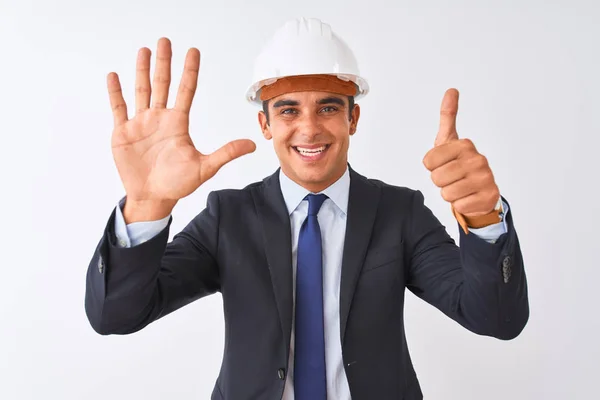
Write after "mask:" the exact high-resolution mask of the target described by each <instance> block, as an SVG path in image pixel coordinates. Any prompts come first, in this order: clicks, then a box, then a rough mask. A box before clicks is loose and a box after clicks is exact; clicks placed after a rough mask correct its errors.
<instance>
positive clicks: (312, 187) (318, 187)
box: [281, 163, 348, 193]
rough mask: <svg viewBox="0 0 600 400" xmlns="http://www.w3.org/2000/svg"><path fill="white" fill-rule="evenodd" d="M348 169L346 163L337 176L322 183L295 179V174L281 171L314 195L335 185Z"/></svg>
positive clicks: (334, 175)
mask: <svg viewBox="0 0 600 400" xmlns="http://www.w3.org/2000/svg"><path fill="white" fill-rule="evenodd" d="M347 168H348V164H347V163H344V164H342V165H341V166H340V168H338V169H336V172H335V174H333V175H332V176H331V177H330V178H329V179H327V180H325V181H320V182H304V181H300V180H298V179H297V178H295V174H289V173H287V172H286V170H285V168H283V167H281V171H282V172H283V173H284V174H285V176H287V177H288V178H289V179H290V180H292V181H293V182H295V183H296V184H298V185H300V186H302V187H303V188H304V189H306V190H308V191H309V192H312V193H319V192H322V191H323V190H325V189H327V188H328V187H329V186H331V185H333V184H334V183H335V182H337V181H338V180H339V179H340V178H341V177H342V176H343V175H344V173H345V172H346V169H347Z"/></svg>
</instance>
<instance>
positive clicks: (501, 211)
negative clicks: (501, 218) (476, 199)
mask: <svg viewBox="0 0 600 400" xmlns="http://www.w3.org/2000/svg"><path fill="white" fill-rule="evenodd" d="M494 210H497V211H500V213H501V214H502V213H503V212H504V207H502V198H499V199H498V202H497V203H496V207H495V208H494Z"/></svg>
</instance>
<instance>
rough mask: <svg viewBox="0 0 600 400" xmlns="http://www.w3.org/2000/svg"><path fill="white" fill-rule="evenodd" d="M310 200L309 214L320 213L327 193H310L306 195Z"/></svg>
mask: <svg viewBox="0 0 600 400" xmlns="http://www.w3.org/2000/svg"><path fill="white" fill-rule="evenodd" d="M306 199H307V200H308V215H311V216H314V215H317V214H318V213H319V210H320V209H321V206H322V205H323V202H325V200H327V195H324V194H309V195H307V196H306Z"/></svg>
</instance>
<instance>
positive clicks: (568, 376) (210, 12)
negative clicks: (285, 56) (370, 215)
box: [0, 0, 600, 400]
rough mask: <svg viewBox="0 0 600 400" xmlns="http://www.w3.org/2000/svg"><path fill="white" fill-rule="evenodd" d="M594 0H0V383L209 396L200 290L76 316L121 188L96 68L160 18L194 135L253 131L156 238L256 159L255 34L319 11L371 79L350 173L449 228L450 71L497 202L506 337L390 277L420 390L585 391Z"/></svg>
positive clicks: (126, 55)
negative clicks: (514, 302)
mask: <svg viewBox="0 0 600 400" xmlns="http://www.w3.org/2000/svg"><path fill="white" fill-rule="evenodd" d="M499 3H502V4H499ZM392 4H393V5H392ZM599 8H600V6H599V5H598V3H597V1H592V0H590V1H573V0H569V1H567V0H564V1H541V0H540V1H511V2H499V1H477V2H475V1H473V2H467V1H464V0H455V1H452V2H443V1H436V2H423V1H412V2H409V1H395V2H393V3H392V2H390V4H389V5H385V3H384V2H382V1H375V0H370V1H357V0H342V1H298V2H287V1H282V0H279V1H267V0H257V1H254V2H242V1H229V2H214V3H212V4H211V3H209V2H205V1H200V0H196V1H151V0H146V1H143V2H142V1H139V2H134V1H128V2H126V1H116V0H106V1H99V2H91V1H88V2H83V1H74V0H73V1H66V0H57V2H55V3H54V2H50V1H41V0H38V1H23V0H21V1H7V0H2V1H0V83H1V84H0V134H1V138H2V141H1V145H0V151H1V157H0V162H1V169H0V170H1V171H2V177H1V181H2V186H1V187H2V196H1V199H2V218H1V220H0V221H1V222H2V230H1V235H2V238H1V241H0V243H1V246H2V249H1V261H0V268H1V270H0V271H1V275H0V307H1V308H0V324H1V325H0V398H2V399H7V400H10V399H76V400H79V399H87V400H92V399H113V400H120V399H127V400H129V399H167V398H168V399H207V398H209V395H210V392H211V391H212V387H213V384H214V381H215V379H216V376H217V373H218V370H219V366H220V362H221V356H222V351H223V313H222V304H221V298H220V297H219V296H218V295H215V296H211V297H209V298H205V299H203V300H201V301H198V302H195V303H193V304H191V305H189V306H187V307H185V308H183V309H180V310H179V311H177V312H175V313H173V314H171V315H169V316H168V317H166V318H164V319H162V320H160V321H159V322H157V323H155V324H152V325H150V326H148V327H147V328H146V329H144V330H143V331H141V332H139V333H136V334H133V335H128V336H108V337H103V336H100V335H98V334H96V333H95V332H94V331H93V330H92V328H91V327H90V326H89V324H88V322H87V319H86V316H85V312H84V306H83V302H84V292H85V273H86V268H87V266H88V262H89V261H90V258H91V256H92V254H93V251H94V249H95V246H96V244H97V242H98V240H99V239H100V236H101V235H102V232H103V229H104V226H105V224H106V221H107V218H108V217H109V215H110V213H111V211H112V209H113V207H114V206H115V205H116V203H117V201H118V200H119V199H120V198H121V197H122V196H123V194H124V192H123V187H122V184H121V181H120V179H119V176H118V174H117V172H116V169H115V166H114V162H113V159H112V154H111V150H110V135H111V131H112V116H111V113H110V107H109V103H108V97H107V91H106V86H105V79H106V74H107V73H108V72H110V71H116V72H117V73H119V75H120V77H121V81H122V84H123V87H124V91H125V95H126V100H128V101H129V102H130V104H132V103H131V102H132V101H133V95H134V70H135V58H136V52H137V50H138V49H139V48H140V47H142V46H148V47H150V48H151V49H152V51H153V54H154V52H155V49H156V41H157V40H158V38H159V37H161V36H167V37H169V38H170V39H171V40H172V42H173V52H174V54H173V79H174V84H173V85H172V89H173V91H175V90H176V88H177V85H178V84H179V77H180V72H181V69H182V66H183V60H184V56H185V52H186V50H187V49H188V48H189V47H191V46H194V47H197V48H199V49H200V51H201V53H202V64H201V72H200V78H199V85H198V93H197V95H196V97H195V101H194V106H193V109H192V122H191V132H192V138H193V140H194V142H195V143H196V145H197V147H198V148H199V150H201V151H205V152H211V151H213V150H215V149H216V148H218V147H220V146H221V145H222V144H224V143H226V142H227V141H229V140H232V139H236V138H251V139H253V140H255V142H256V143H257V145H258V149H257V151H256V152H255V153H254V154H252V155H249V156H246V157H244V158H242V159H239V160H236V161H234V162H233V163H231V164H229V165H227V166H226V167H225V168H223V169H222V170H221V171H220V172H219V174H218V175H217V176H216V177H215V178H214V179H212V180H211V181H209V182H208V183H206V184H205V185H204V186H202V187H200V188H199V189H198V190H197V191H196V192H194V193H193V194H192V195H191V196H189V197H187V198H185V199H183V200H182V201H181V202H180V203H179V205H178V206H177V208H176V209H175V211H174V221H173V224H172V228H171V237H172V235H173V234H174V233H175V232H177V231H179V230H180V229H182V228H183V226H184V225H185V224H187V222H188V221H189V220H190V219H191V218H193V217H194V216H195V215H196V214H197V213H198V212H200V211H201V210H202V208H203V207H204V205H205V200H206V196H207V194H208V193H209V191H211V190H214V189H221V188H230V187H233V188H239V187H243V186H245V185H246V184H248V183H250V182H254V181H257V180H260V179H262V178H263V177H264V176H266V175H268V174H271V173H272V172H273V171H275V169H276V168H277V166H278V164H277V159H276V157H275V153H274V151H273V149H272V145H271V143H270V142H267V141H265V140H264V139H263V137H262V135H261V133H260V130H259V127H258V123H257V118H256V112H257V109H256V108H254V107H252V106H251V105H248V104H247V103H245V100H244V98H243V95H244V92H245V89H246V87H247V85H248V84H249V83H250V80H251V68H252V61H253V58H254V56H255V55H256V54H257V53H258V51H259V49H260V47H261V46H262V44H263V43H264V41H265V40H266V39H267V38H268V37H269V36H270V35H271V33H272V32H273V31H274V30H275V29H276V28H277V27H279V26H280V25H281V24H282V23H283V22H284V21H285V20H287V19H288V18H294V17H297V16H308V17H319V18H322V19H323V20H325V21H327V22H329V23H330V24H331V25H332V26H333V29H334V30H335V31H336V32H338V33H339V34H340V35H341V36H342V37H343V38H344V39H345V40H346V41H347V42H348V43H349V44H350V45H351V47H352V48H353V49H354V51H355V53H356V56H357V58H358V59H359V62H360V66H361V69H362V72H363V73H364V75H365V76H366V77H367V78H368V79H369V82H370V84H371V87H372V92H371V94H370V95H369V96H368V97H367V98H365V99H364V100H363V101H362V102H361V103H360V104H361V106H362V117H361V120H360V123H359V129H358V133H357V134H356V135H355V136H354V137H353V139H352V142H351V150H350V162H351V164H352V166H353V167H354V168H355V169H356V170H357V171H358V172H360V173H362V174H364V175H367V176H368V177H374V178H379V179H382V180H384V181H386V182H388V183H392V184H396V185H402V186H408V187H411V188H413V189H420V190H422V191H423V192H424V194H425V198H426V203H427V205H428V206H430V207H431V208H432V210H433V211H434V213H435V214H436V215H437V216H438V217H439V218H440V220H441V221H442V223H444V225H446V226H447V227H448V231H449V232H450V234H451V235H452V236H453V237H455V238H457V237H458V230H457V224H456V221H455V220H454V219H453V216H452V215H451V213H450V207H449V204H448V203H446V202H445V201H444V200H443V199H442V198H441V196H440V194H439V190H438V189H437V188H436V187H435V186H434V185H433V183H432V182H431V180H430V176H429V173H428V171H427V170H426V169H425V168H424V166H423V164H422V158H423V156H424V155H425V153H426V152H427V151H428V150H429V149H430V148H431V147H432V145H433V141H434V138H435V135H436V132H437V127H438V121H439V119H438V115H439V106H440V102H441V99H442V96H443V94H444V91H445V90H446V89H447V88H450V87H456V88H457V89H459V91H460V94H461V97H460V111H459V119H458V132H459V135H461V137H469V138H471V139H472V140H473V141H474V143H475V145H476V146H477V148H478V149H479V151H480V152H481V153H483V154H484V155H486V156H487V157H488V159H489V161H490V165H491V167H492V170H493V171H494V174H495V177H496V180H497V183H498V185H499V187H500V189H501V192H502V194H503V195H504V196H505V197H506V198H507V199H508V200H509V201H510V203H511V206H512V209H511V211H510V212H512V213H513V218H514V223H515V227H516V229H517V232H518V235H519V238H520V241H521V246H522V251H523V255H524V258H525V266H526V271H527V274H528V279H529V291H530V304H531V318H530V321H529V324H528V326H527V327H526V328H525V330H524V332H523V333H522V335H521V336H519V337H518V338H517V339H515V340H513V341H509V342H503V341H498V340H495V339H490V338H484V337H479V336H476V335H474V334H472V333H470V332H468V331H466V330H464V329H463V328H461V327H459V326H458V325H457V324H456V323H454V322H452V321H451V320H449V319H448V318H446V317H445V316H443V315H442V314H441V313H440V312H439V311H437V310H435V309H434V308H433V307H431V306H429V305H427V304H425V303H424V302H422V301H420V300H418V299H416V298H415V297H414V296H413V295H411V294H409V295H408V296H407V304H406V324H407V335H408V340H409V346H410V350H411V352H412V357H413V361H414V364H415V368H416V370H417V374H418V376H419V379H420V381H421V384H422V387H423V391H424V393H425V398H426V399H461V400H463V399H477V400H481V399H486V400H493V399H502V400H504V399H511V400H516V399H543V400H551V399H557V400H558V399H560V400H564V399H594V398H595V399H597V398H599V397H598V396H599V394H598V393H599V389H598V385H597V380H598V377H597V375H598V372H599V367H598V359H599V358H600V344H599V340H598V337H599V336H600V329H599V328H600V326H599V322H598V315H599V312H598V309H597V307H598V306H599V305H600V301H599V300H598V296H599V294H600V290H599V287H598V281H599V279H600V272H599V269H600V263H599V262H598V256H597V254H598V251H599V250H600V245H599V244H598V238H597V226H598V223H599V222H600V221H599V218H598V213H599V212H600V211H599V203H598V190H597V189H598V182H599V179H598V172H599V169H598V157H597V154H598V149H599V147H600V140H599V139H598V137H599V135H600V124H599V116H600V111H599V109H600V101H599V91H600V87H599V86H600V85H599V83H600V79H599V78H598V71H600V68H599V66H600V65H599V62H598V61H599V56H598V54H599V51H600V50H599V49H600V44H599V41H600V28H599V25H598V20H599V19H600V12H599ZM170 99H171V100H173V99H174V97H173V96H171V98H170ZM170 104H171V105H172V104H173V103H170Z"/></svg>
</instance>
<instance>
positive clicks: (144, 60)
mask: <svg viewBox="0 0 600 400" xmlns="http://www.w3.org/2000/svg"><path fill="white" fill-rule="evenodd" d="M151 54H152V53H151V51H150V49H149V48H147V47H144V48H142V49H140V51H139V52H138V56H137V62H136V67H135V110H136V113H140V112H142V111H144V110H145V109H147V108H148V107H150V95H151V93H152V89H151V88H150V56H151Z"/></svg>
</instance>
